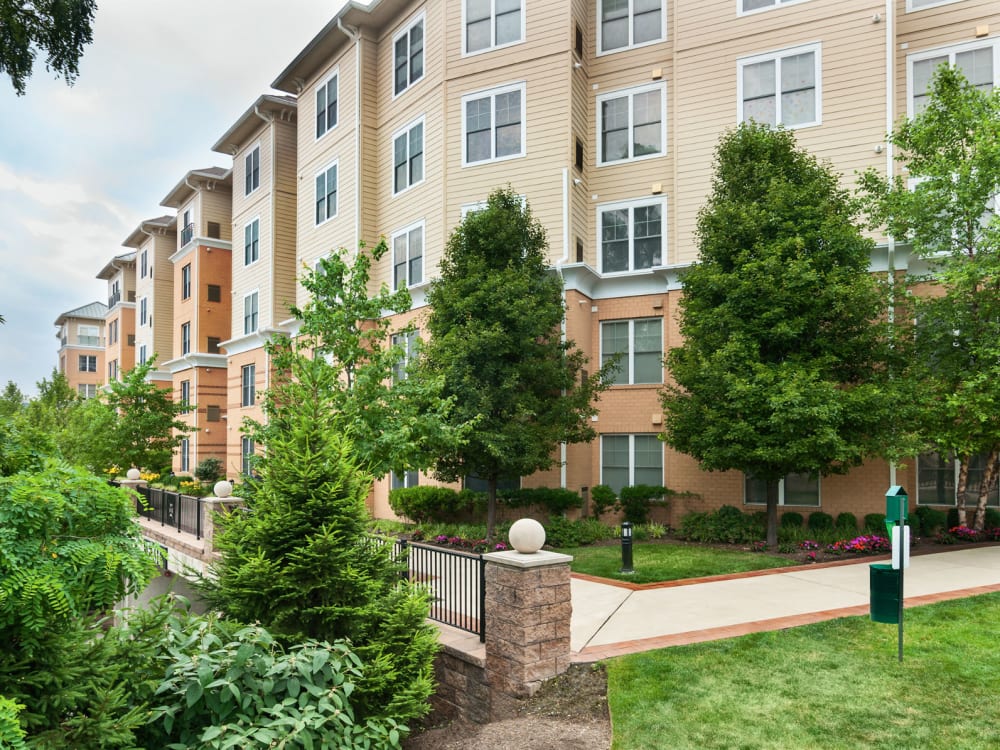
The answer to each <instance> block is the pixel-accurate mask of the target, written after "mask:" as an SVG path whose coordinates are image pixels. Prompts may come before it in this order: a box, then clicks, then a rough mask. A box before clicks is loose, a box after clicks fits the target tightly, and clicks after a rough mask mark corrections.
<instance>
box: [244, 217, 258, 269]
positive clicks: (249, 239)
mask: <svg viewBox="0 0 1000 750" xmlns="http://www.w3.org/2000/svg"><path fill="white" fill-rule="evenodd" d="M258 260H260V219H254V220H253V221H251V222H250V223H249V224H247V225H246V226H245V227H243V265H244V266H249V265H250V264H251V263H256V262H257V261H258Z"/></svg>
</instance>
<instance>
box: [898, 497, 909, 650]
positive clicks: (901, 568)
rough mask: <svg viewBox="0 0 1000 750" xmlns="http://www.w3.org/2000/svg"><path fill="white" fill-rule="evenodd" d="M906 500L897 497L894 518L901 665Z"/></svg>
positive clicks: (905, 498)
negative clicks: (897, 510) (897, 557)
mask: <svg viewBox="0 0 1000 750" xmlns="http://www.w3.org/2000/svg"><path fill="white" fill-rule="evenodd" d="M907 500H908V498H907V496H906V495H900V496H899V514H898V516H897V518H896V526H897V527H899V617H898V618H897V619H898V620H899V663H900V664H902V663H903V571H904V569H905V568H904V566H903V560H904V559H905V557H904V554H903V545H904V544H906V539H905V535H904V533H903V518H904V516H905V511H904V508H903V504H904V503H905V502H907Z"/></svg>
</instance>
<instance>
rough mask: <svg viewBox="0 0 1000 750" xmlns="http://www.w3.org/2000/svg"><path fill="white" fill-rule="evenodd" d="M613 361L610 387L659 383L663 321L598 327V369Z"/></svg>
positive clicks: (621, 322)
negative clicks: (599, 358)
mask: <svg viewBox="0 0 1000 750" xmlns="http://www.w3.org/2000/svg"><path fill="white" fill-rule="evenodd" d="M614 359H617V361H618V365H617V367H616V368H615V370H614V374H613V375H612V380H611V383H612V385H631V384H640V383H662V382H663V318H637V319H634V320H609V321H604V322H602V323H601V365H602V366H604V365H606V364H607V363H608V362H610V361H612V360H614Z"/></svg>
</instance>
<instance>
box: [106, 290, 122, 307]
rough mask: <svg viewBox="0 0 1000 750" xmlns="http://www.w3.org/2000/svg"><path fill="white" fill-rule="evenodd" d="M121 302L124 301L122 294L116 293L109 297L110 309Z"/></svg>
mask: <svg viewBox="0 0 1000 750" xmlns="http://www.w3.org/2000/svg"><path fill="white" fill-rule="evenodd" d="M121 301H122V294H121V292H115V293H114V294H111V295H109V296H108V307H114V306H115V305H117V304H118V303H119V302H121Z"/></svg>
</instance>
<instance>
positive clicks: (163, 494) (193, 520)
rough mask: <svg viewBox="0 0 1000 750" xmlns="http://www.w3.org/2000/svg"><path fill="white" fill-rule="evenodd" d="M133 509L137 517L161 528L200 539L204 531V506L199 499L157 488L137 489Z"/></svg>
mask: <svg viewBox="0 0 1000 750" xmlns="http://www.w3.org/2000/svg"><path fill="white" fill-rule="evenodd" d="M136 491H137V492H138V493H139V497H138V498H136V501H135V507H136V510H137V511H138V512H139V515H140V516H142V517H143V518H148V519H150V520H152V521H159V522H160V525H161V526H170V527H171V528H175V529H177V530H178V531H185V532H187V533H188V534H194V535H195V538H197V539H201V536H202V533H203V530H204V515H205V504H204V503H203V502H202V498H200V497H192V496H190V495H182V494H181V493H179V492H171V491H170V490H165V489H161V488H159V487H141V486H140V487H137V488H136Z"/></svg>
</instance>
